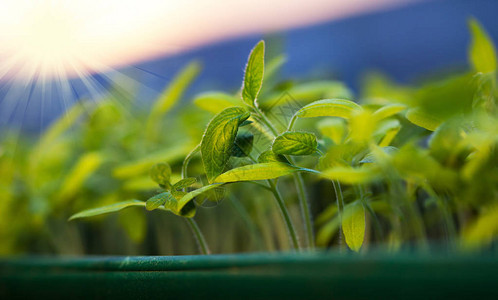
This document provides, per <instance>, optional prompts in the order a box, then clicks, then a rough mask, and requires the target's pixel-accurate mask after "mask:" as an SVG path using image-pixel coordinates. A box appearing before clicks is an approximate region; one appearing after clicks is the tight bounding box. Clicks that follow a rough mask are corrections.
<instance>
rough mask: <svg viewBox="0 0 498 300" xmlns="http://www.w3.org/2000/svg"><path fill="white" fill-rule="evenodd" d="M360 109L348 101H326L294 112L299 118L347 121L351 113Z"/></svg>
mask: <svg viewBox="0 0 498 300" xmlns="http://www.w3.org/2000/svg"><path fill="white" fill-rule="evenodd" d="M361 109H362V108H361V106H359V105H358V104H356V103H354V102H353V101H350V100H344V99H326V100H319V101H315V102H312V103H310V104H308V105H306V106H304V107H303V108H301V109H300V110H299V111H297V112H296V116H297V117H300V118H314V117H341V118H344V119H348V118H349V117H350V116H351V114H352V113H354V112H355V111H358V110H361Z"/></svg>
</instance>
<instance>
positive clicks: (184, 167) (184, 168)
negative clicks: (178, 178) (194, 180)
mask: <svg viewBox="0 0 498 300" xmlns="http://www.w3.org/2000/svg"><path fill="white" fill-rule="evenodd" d="M200 150H201V144H199V145H197V146H195V148H194V149H192V151H190V152H189V154H187V156H185V159H184V160H183V165H182V174H181V175H182V179H183V178H186V177H187V171H188V163H189V162H190V160H191V159H192V157H193V156H194V155H195V154H197V152H199V151H200Z"/></svg>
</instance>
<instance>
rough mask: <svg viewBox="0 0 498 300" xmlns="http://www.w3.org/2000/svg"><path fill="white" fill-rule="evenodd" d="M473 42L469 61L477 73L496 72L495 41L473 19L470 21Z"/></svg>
mask: <svg viewBox="0 0 498 300" xmlns="http://www.w3.org/2000/svg"><path fill="white" fill-rule="evenodd" d="M469 29H470V33H471V35H472V42H471V44H470V48H469V60H470V63H471V65H472V67H473V69H474V71H476V72H481V73H489V72H493V71H495V70H496V50H495V46H494V45H493V41H492V40H491V38H490V37H489V35H488V34H487V33H486V31H485V30H484V28H483V27H482V26H481V24H479V22H477V20H476V19H474V18H472V19H470V20H469Z"/></svg>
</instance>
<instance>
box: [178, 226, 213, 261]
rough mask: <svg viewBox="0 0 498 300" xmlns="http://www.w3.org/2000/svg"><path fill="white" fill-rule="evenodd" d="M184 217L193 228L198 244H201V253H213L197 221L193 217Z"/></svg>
mask: <svg viewBox="0 0 498 300" xmlns="http://www.w3.org/2000/svg"><path fill="white" fill-rule="evenodd" d="M183 219H185V220H186V221H187V224H188V225H189V227H190V229H191V230H192V233H194V237H195V240H196V241H197V245H198V246H199V250H200V251H201V253H202V254H205V255H207V254H211V251H209V248H208V245H207V243H206V239H205V238H204V235H203V234H202V232H201V229H200V228H199V226H198V225H197V222H196V221H195V220H194V219H192V218H183Z"/></svg>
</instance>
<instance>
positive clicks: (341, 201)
mask: <svg viewBox="0 0 498 300" xmlns="http://www.w3.org/2000/svg"><path fill="white" fill-rule="evenodd" d="M332 185H333V186H334V191H335V198H336V201H337V211H338V213H339V221H340V222H341V223H342V212H343V211H344V196H343V194H342V189H341V184H340V183H339V181H338V180H332Z"/></svg>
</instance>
